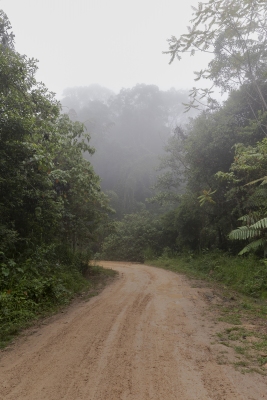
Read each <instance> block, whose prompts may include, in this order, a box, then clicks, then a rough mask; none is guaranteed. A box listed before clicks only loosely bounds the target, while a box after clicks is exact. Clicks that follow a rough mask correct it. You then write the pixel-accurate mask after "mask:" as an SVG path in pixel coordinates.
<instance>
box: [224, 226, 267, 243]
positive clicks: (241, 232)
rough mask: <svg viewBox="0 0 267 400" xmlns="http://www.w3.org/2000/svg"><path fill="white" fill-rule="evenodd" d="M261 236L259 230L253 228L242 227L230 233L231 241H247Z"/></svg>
mask: <svg viewBox="0 0 267 400" xmlns="http://www.w3.org/2000/svg"><path fill="white" fill-rule="evenodd" d="M259 234H260V231H259V230H258V229H255V228H252V227H251V226H240V228H237V229H234V230H233V231H232V232H230V233H229V239H231V240H246V239H252V238H254V237H256V236H258V235H259Z"/></svg>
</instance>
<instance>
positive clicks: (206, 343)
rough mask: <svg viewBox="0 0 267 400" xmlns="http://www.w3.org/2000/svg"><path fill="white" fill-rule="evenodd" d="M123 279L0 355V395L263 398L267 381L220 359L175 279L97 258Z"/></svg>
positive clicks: (33, 399)
mask: <svg viewBox="0 0 267 400" xmlns="http://www.w3.org/2000/svg"><path fill="white" fill-rule="evenodd" d="M103 264H104V265H106V266H109V267H111V268H113V269H116V270H118V271H119V272H120V276H119V278H118V279H117V280H115V281H114V282H113V283H112V284H111V285H110V286H109V287H107V288H106V289H105V290H104V291H103V292H102V293H101V294H100V295H99V296H97V297H95V298H93V299H91V300H90V301H88V302H80V303H78V304H74V305H73V306H71V307H70V308H69V309H67V310H66V311H65V312H64V313H63V314H62V313H61V314H59V315H57V316H54V317H52V318H50V319H48V320H47V321H46V325H42V326H41V327H39V328H35V331H33V332H31V334H30V335H28V336H25V337H23V338H21V339H19V340H18V341H17V342H16V343H15V345H12V346H11V347H10V349H8V350H6V351H3V352H2V353H1V354H0V399H1V400H22V399H23V400H24V399H25V400H58V399H65V400H100V399H101V400H120V399H122V400H126V399H127V400H133V399H135V400H148V399H150V400H165V399H166V400H174V399H175V400H178V399H179V400H191V399H192V400H197V399H200V400H209V399H216V400H217V399H218V400H221V399H225V400H231V399H238V400H239V399H254V400H259V399H267V381H266V377H262V376H260V375H257V374H247V375H242V374H240V373H239V372H237V371H235V370H234V369H233V368H232V367H231V366H229V365H219V364H218V363H217V361H216V357H217V355H218V354H219V351H220V346H221V347H223V346H222V345H219V344H217V345H212V344H211V342H212V333H213V330H214V326H213V325H212V322H211V320H210V319H209V318H208V317H205V316H204V315H203V313H204V312H205V310H206V309H207V305H206V303H205V302H204V301H203V300H202V298H201V296H200V294H199V291H198V290H197V289H196V288H192V287H190V286H189V284H188V283H187V281H186V279H185V278H184V277H182V276H179V275H176V274H174V273H172V272H168V271H164V270H161V269H157V268H153V267H147V266H144V265H138V264H135V265H133V264H129V263H103Z"/></svg>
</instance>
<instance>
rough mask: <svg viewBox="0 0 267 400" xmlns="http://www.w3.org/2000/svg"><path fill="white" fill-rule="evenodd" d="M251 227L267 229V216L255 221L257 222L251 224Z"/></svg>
mask: <svg viewBox="0 0 267 400" xmlns="http://www.w3.org/2000/svg"><path fill="white" fill-rule="evenodd" d="M249 228H250V229H266V228H267V218H262V219H260V220H259V221H257V222H255V224H253V225H250V227H249Z"/></svg>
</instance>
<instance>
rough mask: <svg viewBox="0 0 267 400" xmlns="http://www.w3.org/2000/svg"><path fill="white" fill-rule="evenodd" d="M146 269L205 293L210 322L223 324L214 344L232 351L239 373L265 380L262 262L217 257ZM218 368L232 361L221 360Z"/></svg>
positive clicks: (266, 296) (265, 271)
mask: <svg viewBox="0 0 267 400" xmlns="http://www.w3.org/2000/svg"><path fill="white" fill-rule="evenodd" d="M145 263H146V264H147V265H152V266H156V267H160V268H164V269H167V270H170V271H173V272H177V273H182V274H184V275H186V276H187V277H188V278H190V279H191V280H192V285H194V286H195V287H202V288H203V287H206V288H208V292H207V294H208V295H207V297H206V298H205V300H206V301H207V303H208V304H209V306H210V309H211V310H212V313H213V318H215V320H216V321H217V322H219V321H221V322H223V323H224V328H223V329H219V330H218V332H217V335H216V337H215V338H214V342H216V343H220V344H222V345H224V346H225V347H229V348H232V349H234V350H235V354H236V361H235V362H234V366H235V367H236V368H237V369H238V370H240V371H241V372H242V373H246V372H257V373H260V374H264V375H266V374H267V265H266V264H265V262H264V261H263V260H258V259H256V258H241V257H231V256H228V255H225V254H222V253H217V252H216V253H206V254H202V255H198V256H194V255H183V256H179V257H176V258H170V257H159V258H158V259H156V260H146V262H145ZM225 353H226V352H225ZM218 362H219V363H221V364H228V363H230V362H231V361H229V359H227V357H226V355H225V354H222V356H221V357H220V359H219V360H218ZM231 363H232V362H231Z"/></svg>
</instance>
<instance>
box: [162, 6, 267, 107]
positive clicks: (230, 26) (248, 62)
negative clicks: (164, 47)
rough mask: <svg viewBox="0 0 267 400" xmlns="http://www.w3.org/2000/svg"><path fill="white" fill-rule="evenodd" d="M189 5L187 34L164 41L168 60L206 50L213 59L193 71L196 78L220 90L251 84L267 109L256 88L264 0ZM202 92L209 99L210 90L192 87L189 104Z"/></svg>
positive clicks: (263, 50) (266, 43)
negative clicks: (190, 10)
mask: <svg viewBox="0 0 267 400" xmlns="http://www.w3.org/2000/svg"><path fill="white" fill-rule="evenodd" d="M192 8H193V11H194V12H193V19H192V20H191V26H189V27H188V33H186V34H183V35H181V36H180V37H179V38H176V37H175V36H172V37H171V38H170V39H169V40H168V43H169V50H168V51H166V52H165V53H166V54H169V55H170V56H171V59H170V63H172V62H173V60H174V59H175V58H177V59H178V60H181V59H182V55H183V53H189V54H190V55H191V56H194V55H195V54H196V53H198V52H204V53H209V54H211V55H212V57H213V58H212V60H211V61H210V62H209V64H208V66H207V68H205V69H204V70H200V71H198V72H195V75H196V78H195V80H196V81H198V80H200V79H202V78H204V79H208V80H210V81H212V86H215V87H218V88H220V89H221V91H222V92H229V91H230V90H232V89H237V88H239V87H240V86H241V85H243V84H249V83H252V84H253V85H254V86H255V88H256V90H257V92H258V94H259V96H260V99H261V103H262V107H263V108H264V109H265V110H267V103H266V101H265V98H264V95H263V93H262V91H261V87H260V86H261V84H262V82H264V81H265V80H266V76H267V67H266V65H267V9H266V1H265V0H244V1H242V6H240V1H239V0H209V1H208V2H200V3H199V4H198V8H195V7H192ZM205 91H206V92H205ZM203 95H204V97H206V98H207V99H208V100H209V101H210V102H211V101H212V99H211V97H210V95H211V89H200V90H198V89H194V90H193V91H192V93H191V96H192V103H191V105H193V104H194V103H195V102H196V101H199V100H198V99H199V97H203Z"/></svg>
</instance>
